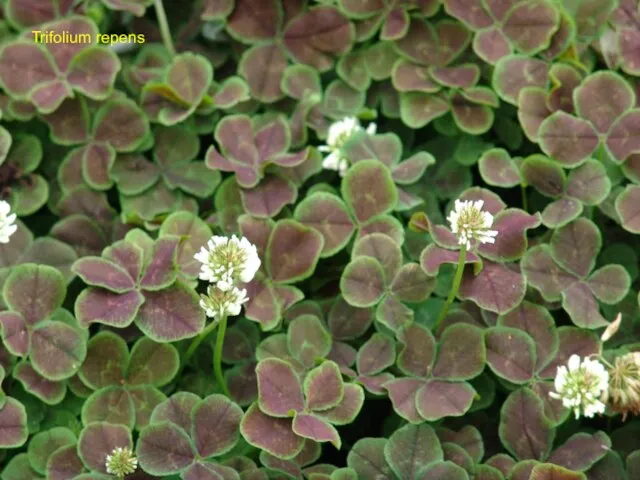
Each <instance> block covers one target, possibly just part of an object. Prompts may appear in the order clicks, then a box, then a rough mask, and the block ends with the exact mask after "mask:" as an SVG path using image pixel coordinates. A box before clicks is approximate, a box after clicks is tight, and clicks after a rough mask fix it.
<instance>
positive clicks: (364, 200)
mask: <svg viewBox="0 0 640 480" xmlns="http://www.w3.org/2000/svg"><path fill="white" fill-rule="evenodd" d="M341 192H342V196H343V198H344V199H345V202H346V203H347V205H348V206H349V208H350V209H351V210H352V211H353V213H354V215H355V218H356V220H357V221H358V222H360V223H365V222H367V221H368V220H370V219H372V218H373V217H376V216H379V215H383V214H385V213H389V212H391V211H392V210H393V208H394V207H395V205H396V202H397V201H398V192H397V189H396V186H395V184H394V182H393V178H392V177H391V172H390V171H389V170H388V169H387V168H386V167H385V166H384V165H382V164H380V162H378V161H376V160H364V161H360V162H358V163H356V164H355V165H354V166H352V167H351V168H350V169H349V170H348V171H347V174H346V175H345V178H344V180H343V181H342V186H341Z"/></svg>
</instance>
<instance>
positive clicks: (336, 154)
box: [318, 117, 377, 177]
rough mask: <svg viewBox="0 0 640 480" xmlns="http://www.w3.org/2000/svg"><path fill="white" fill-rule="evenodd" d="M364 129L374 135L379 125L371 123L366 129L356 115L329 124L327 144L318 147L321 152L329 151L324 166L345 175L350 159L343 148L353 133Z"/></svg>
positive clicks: (342, 175)
mask: <svg viewBox="0 0 640 480" xmlns="http://www.w3.org/2000/svg"><path fill="white" fill-rule="evenodd" d="M363 130H364V131H366V132H367V134H369V135H374V134H375V133H376V130H377V125H376V124H375V123H370V124H369V125H368V126H367V128H366V130H365V129H363V128H362V125H360V121H359V120H358V119H357V118H356V117H345V118H343V119H342V120H338V121H337V122H333V123H332V124H331V125H330V126H329V132H328V134H327V144H326V145H321V146H320V147H318V150H319V151H320V152H325V153H329V155H327V156H326V157H325V159H324V160H323V162H322V167H323V168H325V169H326V170H335V171H337V172H338V173H339V175H340V176H341V177H344V175H345V173H346V172H347V169H348V168H349V160H348V159H347V158H345V157H344V155H343V154H342V148H343V147H344V146H345V144H346V143H347V142H348V141H349V139H350V138H351V137H352V136H353V135H355V134H356V133H358V132H361V131H363Z"/></svg>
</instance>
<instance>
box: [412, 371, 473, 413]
mask: <svg viewBox="0 0 640 480" xmlns="http://www.w3.org/2000/svg"><path fill="white" fill-rule="evenodd" d="M475 395H476V391H475V390H474V389H473V387H471V385H469V384H468V383H450V382H443V381H440V380H429V381H427V383H426V384H424V386H423V387H422V388H420V390H419V391H418V393H417V396H416V406H417V408H418V412H419V413H420V416H421V417H422V418H424V419H425V420H427V421H429V422H433V421H436V420H439V419H441V418H444V417H460V416H462V415H464V414H465V413H466V412H467V411H468V410H469V407H471V403H472V402H473V398H474V396H475Z"/></svg>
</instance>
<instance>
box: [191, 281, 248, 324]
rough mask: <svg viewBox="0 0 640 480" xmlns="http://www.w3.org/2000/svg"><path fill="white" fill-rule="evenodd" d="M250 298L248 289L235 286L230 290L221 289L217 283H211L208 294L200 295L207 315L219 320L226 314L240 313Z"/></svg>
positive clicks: (201, 304) (201, 305) (202, 306)
mask: <svg viewBox="0 0 640 480" xmlns="http://www.w3.org/2000/svg"><path fill="white" fill-rule="evenodd" d="M248 300H249V298H248V297H247V291H246V290H245V289H244V288H243V289H242V290H240V289H239V288H237V287H233V288H231V289H230V290H220V289H219V288H217V287H216V286H215V285H209V288H208V289H207V295H200V307H201V308H202V309H203V310H204V313H205V314H206V315H207V317H211V318H213V319H214V320H216V321H219V320H220V319H221V318H222V317H224V316H235V315H239V314H240V310H242V305H243V304H244V303H246V302H247V301H248Z"/></svg>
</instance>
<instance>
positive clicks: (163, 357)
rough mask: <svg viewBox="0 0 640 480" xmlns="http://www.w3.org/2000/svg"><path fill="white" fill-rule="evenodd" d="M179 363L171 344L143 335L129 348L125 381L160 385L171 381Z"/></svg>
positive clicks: (134, 383) (176, 352)
mask: <svg viewBox="0 0 640 480" xmlns="http://www.w3.org/2000/svg"><path fill="white" fill-rule="evenodd" d="M179 363H180V361H179V355H178V351H177V350H176V349H175V347H173V345H170V344H166V343H156V342H154V341H152V340H150V339H148V338H144V337H143V338H141V339H140V340H138V341H137V342H136V343H135V345H134V346H133V348H132V349H131V358H130V359H129V367H128V368H127V374H126V375H127V383H129V384H130V385H139V384H149V385H154V386H156V387H161V386H163V385H166V384H167V383H169V382H170V381H171V379H172V378H173V376H174V375H175V374H176V372H177V371H178V367H179Z"/></svg>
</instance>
